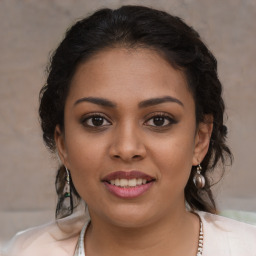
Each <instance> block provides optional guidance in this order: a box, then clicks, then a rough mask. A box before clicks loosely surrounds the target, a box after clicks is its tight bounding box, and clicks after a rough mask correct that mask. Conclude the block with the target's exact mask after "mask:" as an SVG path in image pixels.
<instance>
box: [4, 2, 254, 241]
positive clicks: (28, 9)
mask: <svg viewBox="0 0 256 256" xmlns="http://www.w3.org/2000/svg"><path fill="white" fill-rule="evenodd" d="M124 4H142V5H146V6H151V7H155V8H158V9H162V10H165V11H168V12H170V13H172V14H174V15H178V16H180V17H182V18H183V19H184V20H185V21H186V22H187V23H188V24H190V25H192V26H193V27H194V28H195V29H196V30H197V31H198V32H199V33H200V34H201V36H202V38H203V40H204V41H205V42H206V43H207V45H208V46H209V48H210V49H211V50H212V51H213V53H214V54H215V56H216V57H217V59H218V63H219V76H220V79H221V81H222V82H223V85H224V98H225V100H226V105H227V115H228V117H229V118H228V120H227V122H226V124H227V126H228V128H229V138H228V142H229V144H230V147H231V149H232V151H233V154H234V157H235V162H234V164H233V166H232V167H231V168H228V170H227V172H226V175H225V177H224V179H223V180H222V181H221V182H220V183H219V184H218V185H217V186H216V189H215V196H216V200H217V204H218V206H219V208H220V209H221V210H225V209H236V210H243V211H254V212H256V199H255V197H256V170H255V166H256V157H255V151H256V131H255V126H256V115H255V110H256V68H255V60H256V50H255V42H256V28H255V24H256V1H255V0H226V1H222V0H208V1H204V0H158V1H154V0H147V1H146V0H141V1H132V0H131V1H129V0H119V1H115V0H97V1H91V0H44V1H39V0H37V1H36V0H0V145H1V148H0V166H1V169H0V243H1V241H4V240H6V239H9V238H10V237H11V236H13V235H14V234H15V233H16V232H17V231H18V230H21V229H25V228H28V227H31V226H33V225H39V224H42V223H45V222H47V221H50V220H53V219H54V211H55V204H56V196H55V189H54V181H55V170H56V167H57V161H56V160H54V156H52V155H50V154H49V153H48V152H47V150H46V149H45V147H44V145H43V141H42V138H41V131H40V127H39V121H38V115H37V109H38V93H39V90H40V88H41V86H42V85H43V84H44V82H45V78H46V75H45V72H44V71H45V67H46V64H47V61H48V58H49V54H50V52H51V51H52V50H54V49H55V48H56V46H57V45H58V43H59V41H60V40H61V39H62V38H63V35H64V32H65V31H66V29H67V27H69V26H70V25H71V24H72V23H74V22H75V21H77V20H78V19H80V18H82V17H84V16H86V15H88V14H90V13H92V12H93V11H95V10H96V9H98V8H102V7H113V8H116V7H119V6H120V5H124Z"/></svg>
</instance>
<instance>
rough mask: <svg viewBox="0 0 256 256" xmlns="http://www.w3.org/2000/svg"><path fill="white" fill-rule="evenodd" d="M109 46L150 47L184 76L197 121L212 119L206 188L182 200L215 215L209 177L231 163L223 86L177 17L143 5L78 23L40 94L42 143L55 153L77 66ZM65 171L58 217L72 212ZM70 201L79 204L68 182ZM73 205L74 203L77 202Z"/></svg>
mask: <svg viewBox="0 0 256 256" xmlns="http://www.w3.org/2000/svg"><path fill="white" fill-rule="evenodd" d="M111 47H125V48H140V47H144V48H150V49H154V50H156V51H157V52H159V53H160V54H161V55H162V56H163V57H164V58H165V59H166V60H167V61H169V63H170V65H172V66H173V67H174V68H176V69H181V70H182V71H183V72H184V74H185V75H186V79H187V83H188V87H189V89H190V91H191V93H192V95H193V97H194V101H195V105H196V121H197V124H198V123H199V122H203V121H205V120H204V117H205V115H207V114H210V115H212V116H213V132H212V136H211V142H210V146H209V150H208V152H207V154H206V157H205V158H204V160H203V161H202V163H201V166H202V169H203V171H202V174H203V175H204V176H205V177H206V185H205V187H204V188H203V189H201V190H198V189H196V187H195V186H194V184H193V181H192V177H193V175H194V173H195V169H194V168H195V167H192V170H191V175H190V178H189V180H188V183H187V185H186V188H185V198H186V201H187V203H188V204H189V206H190V207H191V209H193V210H203V211H207V212H212V213H214V212H216V206H215V202H214V199H213V196H212V192H211V185H212V184H213V182H214V181H213V180H211V173H212V172H213V169H214V167H216V165H217V163H219V162H220V163H222V164H224V163H225V160H226V158H229V159H230V160H232V154H231V152H230V150H229V148H228V147H227V145H226V144H225V138H226V135H227V128H226V127H225V126H224V125H223V115H224V108H225V107H224V102H223V99H222V85H221V83H220V81H219V79H218V74H217V61H216V59H215V58H214V56H213V54H212V53H211V52H210V51H209V49H208V48H207V47H206V45H205V44H204V43H203V42H202V40H201V39H200V36H199V34H198V33H197V32H196V31H195V30H194V29H193V28H192V27H190V26H188V25H186V24H185V23H184V22H183V21H182V20H181V19H180V18H179V17H175V16H172V15H170V14H168V13H166V12H164V11H160V10H156V9H152V8H148V7H143V6H122V7H120V8H118V9H115V10H112V9H101V10H98V11H96V12H95V13H93V14H92V15H91V16H89V17H87V18H85V19H82V20H80V21H78V22H77V23H76V24H74V25H73V26H72V27H71V28H70V29H69V30H68V31H67V32H66V35H65V38H64V39H63V41H62V42H61V43H60V45H59V46H58V48H57V49H56V51H55V52H54V53H53V55H52V58H51V62H50V65H49V69H48V79H47V82H46V84H45V85H44V87H43V88H42V89H41V92H40V108H39V114H40V118H41V126H42V130H43V138H44V141H45V143H46V145H47V146H48V147H49V149H50V150H51V151H53V152H54V151H55V150H56V145H55V141H54V130H55V127H56V125H60V127H61V129H62V130H64V106H65V101H66V97H67V94H68V91H69V87H70V82H71V79H72V77H73V75H74V73H75V71H76V69H77V67H78V65H79V64H81V63H82V62H85V61H86V60H88V59H89V58H90V56H92V55H93V54H95V53H97V52H99V51H101V50H103V49H104V48H111ZM64 174H65V169H64V168H63V166H62V167H60V169H59V170H58V174H57V178H56V187H57V193H58V195H59V204H58V206H57V217H63V216H66V215H68V214H70V213H72V211H73V207H75V206H76V204H74V205H73V206H72V207H71V208H72V209H70V210H71V211H70V213H66V212H64V211H63V214H62V213H61V212H62V209H61V207H62V204H61V203H60V202H61V193H62V188H63V186H64V185H63V182H65V179H64ZM71 190H72V191H71V192H72V194H73V198H76V199H78V201H79V195H78V193H77V192H76V190H75V188H74V186H73V183H72V181H71ZM78 201H77V200H76V202H77V203H78Z"/></svg>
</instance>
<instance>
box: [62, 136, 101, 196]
mask: <svg viewBox="0 0 256 256" xmlns="http://www.w3.org/2000/svg"><path fill="white" fill-rule="evenodd" d="M66 141H67V144H66V145H67V158H68V164H69V169H70V172H71V175H72V180H73V182H74V185H75V187H76V189H77V191H78V193H79V194H80V195H81V196H82V197H83V199H86V198H84V195H86V194H87V193H93V192H94V190H95V188H96V183H97V182H99V180H100V170H101V169H102V166H104V164H103V163H102V162H104V156H105V154H104V146H103V145H102V144H100V143H95V141H94V143H92V142H91V139H90V138H89V137H88V138H87V139H82V138H79V137H78V136H77V138H76V137H75V136H72V139H71V140H68V139H67V140H66Z"/></svg>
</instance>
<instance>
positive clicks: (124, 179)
mask: <svg viewBox="0 0 256 256" xmlns="http://www.w3.org/2000/svg"><path fill="white" fill-rule="evenodd" d="M64 120H65V122H64V131H61V130H60V129H59V127H58V126H57V127H56V131H55V140H56V144H57V148H58V151H59V154H60V157H61V159H62V161H63V164H64V165H65V166H66V167H67V168H68V169H69V170H70V172H71V176H72V179H73V182H74V185H75V187H76V189H77V191H78V193H79V194H80V196H81V197H82V198H83V199H84V200H85V201H86V203H87V205H88V207H89V211H90V215H91V217H92V219H93V218H94V219H100V220H104V221H108V222H110V223H113V224H115V225H120V226H126V227H127V226H133V225H134V226H140V225H147V224H149V223H151V222H154V221H157V220H159V219H161V218H165V217H166V216H170V215H171V213H173V212H174V211H176V212H177V211H185V206H184V188H185V186H186V183H187V180H188V178H189V175H190V172H191V167H192V165H197V164H199V163H200V162H201V161H202V160H203V157H204V156H205V154H206V152H207V149H208V144H209V138H210V133H211V127H210V126H209V125H206V124H199V126H197V125H196V121H195V120H196V119H195V103H194V100H193V97H192V95H191V93H190V91H189V90H188V85H187V82H186V79H185V76H184V74H183V73H182V72H181V71H178V70H176V69H174V68H173V67H172V66H171V65H170V64H169V63H167V62H166V61H165V60H164V59H163V58H162V57H161V56H160V55H159V54H158V53H156V52H154V51H153V50H149V49H137V50H127V49H122V48H115V49H108V50H104V51H102V52H99V53H98V54H96V55H95V56H93V57H92V58H91V59H90V60H88V61H86V62H85V63H83V64H81V65H80V66H79V68H78V69H77V71H76V73H75V75H74V77H73V80H72V83H71V88H70V92H69V95H68V97H67V100H66V105H65V118H64Z"/></svg>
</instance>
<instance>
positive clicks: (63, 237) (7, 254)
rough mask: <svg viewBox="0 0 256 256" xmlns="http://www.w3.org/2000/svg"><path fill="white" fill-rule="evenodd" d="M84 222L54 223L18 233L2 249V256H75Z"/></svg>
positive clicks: (74, 220)
mask: <svg viewBox="0 0 256 256" xmlns="http://www.w3.org/2000/svg"><path fill="white" fill-rule="evenodd" d="M83 225H84V221H81V220H77V219H73V220H64V221H63V220H62V221H61V222H60V223H59V222H56V221H53V222H51V223H47V224H45V225H42V226H38V227H34V228H30V229H27V230H25V231H22V232H19V233H17V234H16V235H15V236H14V237H13V238H12V239H11V240H10V241H9V243H8V244H7V245H6V246H5V247H4V248H3V249H2V251H1V256H34V255H37V256H45V255H47V256H51V255H54V256H55V255H63V256H70V255H73V253H74V250H75V246H76V243H77V241H78V237H79V233H80V231H81V229H82V226H83Z"/></svg>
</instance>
